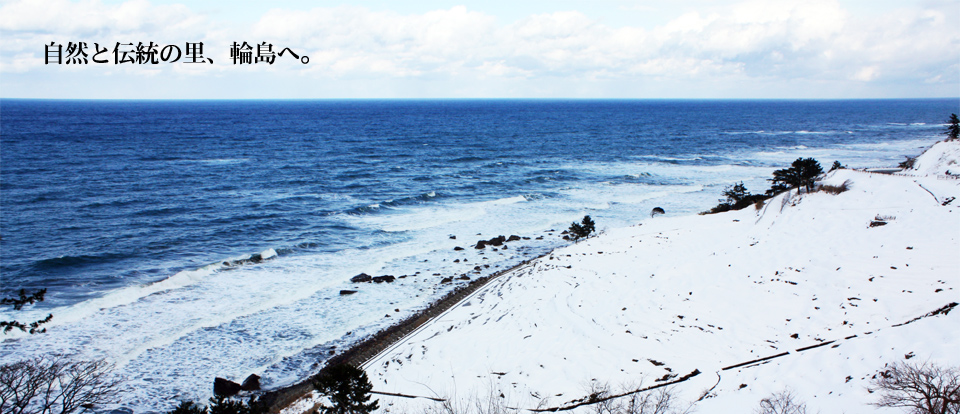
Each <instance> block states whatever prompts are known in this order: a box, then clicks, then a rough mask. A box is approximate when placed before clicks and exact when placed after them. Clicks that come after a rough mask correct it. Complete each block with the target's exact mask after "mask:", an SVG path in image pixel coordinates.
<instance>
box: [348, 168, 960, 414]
mask: <svg viewBox="0 0 960 414" xmlns="http://www.w3.org/2000/svg"><path fill="white" fill-rule="evenodd" d="M846 180H849V182H850V190H849V191H847V192H844V193H841V194H839V195H831V194H827V193H823V192H821V193H813V194H804V195H803V196H802V198H798V197H796V196H794V197H793V199H792V200H791V199H786V200H785V199H784V197H783V196H780V197H777V198H775V199H772V200H770V201H769V202H768V203H767V204H766V205H765V206H764V207H763V208H762V209H760V210H756V209H753V208H748V209H746V210H741V211H738V212H730V213H724V214H717V215H709V216H692V217H676V218H657V219H651V220H646V221H644V222H643V223H642V224H640V225H638V226H634V227H629V228H623V229H615V230H610V231H608V232H606V233H605V234H603V235H601V236H599V237H594V238H590V239H588V240H586V241H583V242H580V243H578V244H575V245H572V246H569V247H566V248H562V249H559V250H556V251H555V252H554V253H553V254H551V255H549V256H548V257H544V258H542V259H539V260H537V261H536V262H534V263H532V264H531V265H529V266H527V267H526V268H523V269H521V270H519V271H516V272H513V273H511V274H508V275H505V276H503V277H501V278H499V279H498V280H495V281H493V282H491V283H490V285H488V286H487V287H485V288H484V289H481V290H480V291H478V293H477V294H475V295H474V296H473V297H471V298H469V299H468V300H465V301H464V302H462V303H461V304H460V305H458V306H457V307H455V308H454V309H452V310H451V311H449V312H448V313H447V314H445V315H443V316H442V317H440V318H438V319H436V320H434V321H432V322H431V323H430V324H428V325H427V326H426V327H425V328H423V329H421V330H420V331H418V332H417V333H415V334H414V335H411V336H410V337H408V338H406V339H405V340H404V341H402V342H401V343H399V344H398V345H396V346H394V347H393V348H391V349H390V350H388V351H387V352H385V353H384V354H382V355H380V356H379V357H377V358H376V359H374V360H372V361H370V362H369V363H368V364H367V365H366V366H365V369H366V370H367V372H368V375H369V376H370V378H371V381H372V382H373V384H374V389H375V390H376V391H381V392H390V393H398V394H407V395H416V396H428V397H438V396H439V397H442V398H454V399H456V400H460V401H465V400H469V399H473V398H480V399H484V398H486V396H487V395H489V394H491V393H492V395H494V396H496V397H497V398H501V397H499V396H500V395H501V394H502V395H503V397H502V398H503V400H504V401H506V402H507V404H508V405H510V406H515V407H521V408H535V407H536V406H537V405H538V404H539V403H541V400H545V404H547V405H548V406H558V405H563V404H564V403H566V402H569V401H572V400H575V399H578V398H582V397H584V396H586V395H587V394H588V389H589V388H590V386H591V383H594V382H597V383H607V384H610V385H611V386H612V388H614V390H616V389H618V388H619V387H620V386H622V385H627V386H637V385H639V384H641V383H642V384H643V385H654V384H656V383H657V382H656V380H657V379H663V378H668V379H669V378H673V377H672V376H683V375H685V374H688V373H691V372H693V371H695V370H698V371H699V372H701V374H699V375H697V376H695V377H693V378H691V379H690V380H689V381H686V382H683V383H681V384H678V385H677V386H676V392H677V395H678V396H679V397H680V398H682V399H684V400H686V401H692V400H696V399H698V398H699V397H700V396H701V395H702V393H703V391H705V390H708V389H712V391H710V393H709V394H710V397H708V398H705V399H703V400H701V401H700V402H698V403H697V407H698V411H700V412H748V411H751V410H752V409H753V408H754V407H755V406H756V405H757V403H758V402H759V400H760V399H761V398H764V397H767V396H769V395H770V394H771V393H773V392H776V391H780V390H783V389H791V390H793V391H794V393H795V394H796V395H797V397H798V398H799V399H801V400H803V401H805V402H806V403H807V405H808V407H809V408H812V409H813V411H816V410H817V409H820V410H822V411H823V412H844V411H846V412H872V411H873V410H875V409H874V408H873V407H871V406H868V405H867V404H868V403H870V402H872V401H874V398H873V397H872V396H871V395H870V394H869V393H868V392H867V389H866V387H867V385H868V384H869V379H870V377H871V376H873V375H874V374H875V373H876V372H877V371H878V370H880V369H881V368H882V367H883V366H884V364H885V363H889V362H894V361H898V360H903V359H904V358H905V356H906V355H911V356H914V355H915V357H916V358H920V359H921V360H929V361H933V362H938V363H941V364H949V365H954V366H956V365H960V353H958V352H957V350H958V349H960V333H958V332H960V330H958V329H957V328H958V327H960V324H958V321H960V312H953V313H950V314H948V315H938V316H932V317H927V318H923V319H920V320H917V321H915V322H913V323H910V324H907V325H903V326H895V325H897V324H901V323H903V322H907V321H910V320H912V319H914V318H916V317H918V316H922V315H924V314H927V313H928V312H931V311H934V310H936V309H938V308H940V307H942V306H944V305H947V304H949V303H951V302H955V301H960V287H958V286H957V285H958V283H960V280H958V278H960V254H958V253H960V240H958V239H960V208H958V207H960V206H957V205H956V203H951V204H948V205H946V206H944V205H941V204H942V202H943V201H944V200H946V199H947V198H948V197H960V181H955V180H938V179H937V178H936V177H924V178H916V177H899V176H887V175H880V174H868V173H863V172H856V171H849V170H839V171H836V172H834V173H831V175H830V176H829V177H828V178H827V179H826V181H825V182H826V183H833V184H839V183H842V182H844V181H846ZM880 221H882V222H884V223H886V224H885V225H876V224H874V226H873V227H871V223H872V222H880ZM471 253H473V252H471ZM826 341H837V342H834V343H831V344H829V345H827V346H822V347H819V348H814V349H810V350H805V351H797V350H798V349H801V348H804V347H808V346H812V345H817V344H821V343H824V342H826ZM784 352H787V354H786V355H784V356H781V357H778V358H775V359H772V360H770V361H769V362H767V363H765V364H761V365H746V366H742V367H738V368H733V369H727V370H724V368H725V367H729V366H731V365H736V364H739V363H742V362H747V361H751V360H754V359H758V358H763V357H768V356H772V355H777V354H781V353H784ZM378 398H380V400H381V406H382V407H383V408H384V409H385V410H387V411H390V412H418V411H420V410H421V409H423V408H425V407H426V406H429V405H431V404H435V403H433V402H430V401H429V400H426V399H409V398H399V397H390V396H384V395H381V396H378Z"/></svg>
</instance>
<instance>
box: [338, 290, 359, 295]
mask: <svg viewBox="0 0 960 414" xmlns="http://www.w3.org/2000/svg"><path fill="white" fill-rule="evenodd" d="M354 293H357V291H356V290H341V291H340V296H346V295H352V294H354Z"/></svg>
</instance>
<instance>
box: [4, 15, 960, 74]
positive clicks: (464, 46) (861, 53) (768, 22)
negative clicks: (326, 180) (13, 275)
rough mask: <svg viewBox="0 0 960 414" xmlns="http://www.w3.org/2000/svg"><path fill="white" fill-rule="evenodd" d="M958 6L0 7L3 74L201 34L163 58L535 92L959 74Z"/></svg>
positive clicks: (219, 70)
mask: <svg viewBox="0 0 960 414" xmlns="http://www.w3.org/2000/svg"><path fill="white" fill-rule="evenodd" d="M644 7H646V6H644ZM663 7H665V6H661V5H658V8H660V9H663ZM957 9H958V7H957V5H956V4H950V3H939V4H934V3H931V5H928V6H925V7H923V6H911V7H910V8H905V9H902V10H888V11H886V12H885V13H877V14H874V15H871V16H861V15H857V14H856V13H853V12H851V11H850V10H851V9H849V8H848V7H844V4H843V3H842V2H839V1H834V0H781V1H777V2H771V1H766V0H746V1H742V2H734V3H730V4H727V5H723V6H722V7H713V8H710V9H701V10H697V11H689V12H686V13H677V14H675V15H674V16H675V17H674V18H672V19H670V20H667V21H663V22H661V23H660V24H659V25H654V26H650V25H647V26H646V27H640V26H621V27H614V26H611V25H608V24H605V23H604V21H603V20H600V19H597V18H594V17H591V15H590V13H589V11H586V10H584V11H555V12H550V13H539V14H531V15H528V16H526V17H524V18H521V19H518V20H516V21H510V22H505V21H501V20H500V19H498V17H497V16H495V15H492V14H487V13H483V12H479V11H476V10H471V9H470V8H469V7H467V6H456V7H452V8H449V9H442V10H433V11H427V12H421V13H409V14H402V13H397V12H393V11H386V10H371V9H368V8H363V7H350V6H341V7H320V8H314V9H310V10H292V9H283V8H275V9H272V10H269V11H267V12H265V13H264V14H263V15H262V16H261V17H260V19H259V20H258V21H256V22H255V23H254V24H253V25H252V26H250V27H240V26H238V25H237V24H235V23H232V22H220V21H212V20H210V19H209V18H208V17H207V16H204V15H202V14H199V13H197V12H195V11H193V10H191V9H190V8H188V7H186V6H183V5H153V4H151V3H149V2H148V1H147V0H130V1H128V2H125V3H122V4H119V5H105V4H102V3H100V2H99V1H96V0H82V1H79V2H71V1H68V0H47V1H34V0H20V1H12V2H7V3H4V4H3V6H2V7H0V33H2V34H3V37H4V41H3V45H2V46H0V48H2V49H0V71H3V72H11V73H12V72H20V73H29V72H31V71H33V70H35V67H36V66H37V64H34V63H30V62H29V60H30V57H31V56H33V57H34V58H35V59H36V60H37V62H39V63H42V45H43V44H45V43H48V42H49V41H57V42H62V43H66V42H67V41H80V40H82V41H87V42H91V43H92V42H94V41H103V42H116V41H134V42H136V41H149V40H154V41H157V42H158V43H162V44H171V43H182V42H184V41H204V42H206V44H207V50H208V52H207V55H208V56H211V57H214V59H215V60H216V62H217V63H216V64H215V65H202V67H201V66H200V65H198V66H195V67H190V68H187V67H182V66H184V65H169V66H171V67H172V66H176V67H173V68H172V69H168V68H160V69H161V70H166V71H168V72H169V73H171V74H173V75H176V76H208V75H209V74H210V73H211V72H212V73H215V74H217V76H231V75H232V74H235V73H249V72H251V71H254V72H257V73H260V72H263V73H265V74H272V75H271V76H273V75H277V74H283V76H308V77H319V78H323V79H328V80H371V79H376V80H381V81H384V80H385V81H391V82H402V81H404V80H411V81H416V82H430V81H438V82H439V81H442V82H445V83H444V84H448V83H452V84H460V85H470V87H469V88H464V89H470V90H476V89H478V88H476V86H477V85H475V84H476V83H477V82H493V81H498V80H499V81H516V80H528V81H530V80H537V81H538V83H537V85H538V86H537V88H538V89H537V93H541V92H542V91H544V90H547V89H549V87H548V86H545V85H549V84H551V82H552V84H553V85H555V86H554V88H555V90H556V91H559V93H562V91H565V90H569V85H570V84H571V83H576V82H580V83H582V84H581V87H582V88H586V89H589V85H590V84H589V82H595V81H599V80H603V81H610V82H642V81H646V80H657V81H670V82H676V83H678V84H683V83H684V82H690V81H693V80H696V83H697V84H698V85H701V86H702V85H710V84H711V83H713V84H716V85H721V84H723V85H726V84H729V82H728V81H730V80H731V79H736V80H737V81H738V82H740V84H749V81H750V80H751V79H757V80H762V83H763V84H764V85H770V84H776V83H777V82H781V83H784V84H798V83H803V82H809V83H811V84H824V83H827V84H835V83H837V82H839V83H843V82H854V83H858V84H859V83H861V82H873V83H876V82H875V81H877V80H883V81H884V82H888V81H889V82H897V83H899V84H900V85H901V89H902V86H903V85H928V84H930V83H937V82H939V83H950V84H956V83H957V80H958V78H960V65H958V64H957V62H958V61H960V31H958V29H957V28H956V26H955V25H954V24H953V21H952V19H950V18H948V16H951V15H953V14H956V12H957V11H958V10H957ZM661 11H662V10H661ZM951 13H952V14H951ZM233 41H248V42H250V43H251V44H256V43H259V42H261V41H268V42H270V43H272V44H274V46H275V49H282V48H284V47H289V48H291V49H293V50H294V51H296V52H297V53H299V54H306V55H309V57H310V64H309V65H301V64H299V63H294V62H292V61H291V62H289V64H288V65H285V66H282V67H280V66H277V67H271V68H270V69H269V70H266V69H263V70H259V69H256V68H254V69H251V68H239V67H235V66H232V65H230V63H229V62H228V60H229V59H228V56H227V47H228V46H229V44H230V43H232V42H233ZM110 44H112V43H110ZM283 59H285V58H283ZM110 66H113V65H110ZM275 66H276V65H275ZM118 69H119V68H118ZM111 70H112V68H111ZM121 70H122V69H121ZM101 72H102V71H101ZM130 72H131V73H135V72H136V71H135V70H131V71H130ZM881 75H882V76H881ZM277 76H280V75H277ZM154 77H155V78H156V79H159V80H162V76H154ZM583 82H587V83H583ZM723 88H726V86H717V89H718V90H722V89H723ZM479 89H482V88H479ZM614 89H616V88H614ZM531 90H532V89H531Z"/></svg>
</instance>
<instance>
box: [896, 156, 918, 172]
mask: <svg viewBox="0 0 960 414" xmlns="http://www.w3.org/2000/svg"><path fill="white" fill-rule="evenodd" d="M905 157H906V156H905ZM906 158H907V159H906V160H903V161H902V162H900V164H897V166H898V167H900V168H903V169H905V170H909V169H911V168H913V163H914V162H916V161H917V157H906Z"/></svg>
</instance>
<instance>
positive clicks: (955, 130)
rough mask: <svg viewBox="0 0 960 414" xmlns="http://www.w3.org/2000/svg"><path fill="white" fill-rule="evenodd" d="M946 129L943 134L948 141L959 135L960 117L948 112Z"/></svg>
mask: <svg viewBox="0 0 960 414" xmlns="http://www.w3.org/2000/svg"><path fill="white" fill-rule="evenodd" d="M947 123H948V124H949V125H947V131H946V132H944V133H943V135H946V136H947V140H948V141H952V140H955V139H957V138H958V137H960V118H957V114H950V120H949V121H947Z"/></svg>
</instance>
